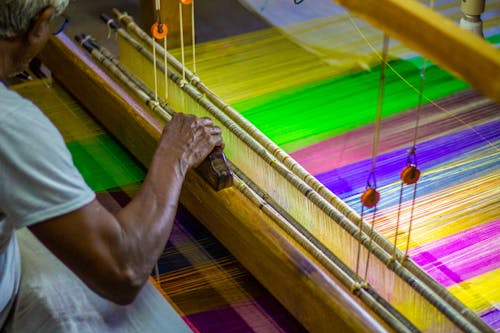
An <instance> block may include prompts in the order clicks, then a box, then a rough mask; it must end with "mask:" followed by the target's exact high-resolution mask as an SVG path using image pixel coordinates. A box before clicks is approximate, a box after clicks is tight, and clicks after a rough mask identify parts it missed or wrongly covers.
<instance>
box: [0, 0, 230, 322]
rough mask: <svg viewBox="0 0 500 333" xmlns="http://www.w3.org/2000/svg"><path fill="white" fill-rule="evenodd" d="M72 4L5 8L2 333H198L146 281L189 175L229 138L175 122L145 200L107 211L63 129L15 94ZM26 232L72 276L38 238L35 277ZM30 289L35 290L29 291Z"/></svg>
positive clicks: (180, 118)
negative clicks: (17, 79)
mask: <svg viewBox="0 0 500 333" xmlns="http://www.w3.org/2000/svg"><path fill="white" fill-rule="evenodd" d="M67 2H68V0H0V79H1V80H2V83H0V331H2V329H3V330H5V331H17V332H21V331H22V332H32V331H35V330H40V331H45V332H57V331H62V332H68V331H78V332H84V331H96V332H104V331H111V330H115V331H120V332H128V331H130V332H160V331H161V332H167V331H175V332H179V331H181V332H182V331H189V329H188V327H187V326H186V325H185V324H184V323H183V321H182V320H181V319H180V317H179V316H177V315H176V314H175V312H174V311H173V310H172V308H171V307H170V306H169V305H168V303H166V302H165V300H164V299H163V298H161V296H160V295H159V293H158V292H157V291H156V290H155V289H154V288H153V287H152V285H151V284H150V283H148V282H147V281H148V276H149V274H150V272H151V270H152V267H153V266H154V264H155V262H156V260H157V258H158V256H159V255H160V253H161V251H162V249H163V246H164V245H165V243H166V241H167V239H168V236H169V234H170V231H171V228H172V224H173V221H174V217H175V213H176V208H177V203H178V198H179V194H180V191H181V187H182V183H183V181H184V177H185V175H186V172H187V171H188V170H189V169H190V168H193V167H196V166H197V165H198V164H200V163H201V161H202V160H203V159H204V158H205V157H206V156H207V155H208V153H209V152H210V151H212V150H213V149H214V147H216V146H221V147H222V146H223V145H224V143H223V140H222V137H221V130H220V128H218V127H216V126H214V125H213V123H212V121H210V120H209V119H200V118H196V117H194V116H189V115H182V114H178V115H176V116H175V117H174V118H173V119H172V121H171V122H169V123H168V125H167V126H166V127H165V129H164V131H163V134H162V137H161V139H160V142H159V145H158V148H157V151H156V153H155V156H154V158H153V161H152V163H151V166H150V169H149V172H148V174H147V177H146V179H145V181H144V183H143V186H142V188H141V189H140V191H139V193H138V194H137V196H136V197H135V198H134V199H133V200H132V201H131V203H130V204H129V205H127V206H126V207H125V208H123V209H122V210H121V211H119V212H118V213H117V214H115V215H112V214H111V213H110V212H108V211H107V210H106V209H105V208H104V207H103V206H102V205H101V204H100V203H99V202H98V201H97V200H96V198H95V194H94V193H93V192H92V191H91V190H90V189H89V187H88V186H87V185H86V184H85V182H84V181H83V179H82V177H81V175H80V174H79V173H78V171H77V170H76V169H75V167H74V165H73V162H72V159H71V156H70V154H69V152H68V150H67V149H66V146H65V144H64V142H63V139H62V137H61V136H60V134H59V133H58V132H57V130H56V129H55V128H54V126H53V125H52V124H51V123H50V121H49V120H48V119H47V118H46V117H45V116H44V115H43V114H42V112H41V111H40V110H39V109H38V108H37V107H35V106H34V105H33V104H32V103H30V102H29V101H27V100H25V99H23V98H22V97H20V96H19V95H18V94H17V93H15V92H13V91H11V90H9V89H8V88H7V86H6V83H5V81H6V79H7V78H8V77H9V76H11V75H14V74H16V73H18V72H20V71H22V70H24V69H25V67H26V66H27V65H28V64H29V62H30V61H31V59H32V58H33V57H34V56H35V55H36V54H37V53H38V52H39V51H40V49H41V48H42V47H43V46H44V44H45V42H46V40H47V39H48V37H49V36H50V35H51V33H52V32H53V31H54V29H55V28H56V27H52V26H51V25H52V21H53V18H54V17H56V16H57V15H59V14H60V13H61V12H62V11H63V10H64V8H65V7H66V5H67ZM23 227H28V228H29V230H30V231H31V232H32V233H33V234H34V235H35V236H36V238H38V240H40V242H41V243H42V244H43V245H44V246H45V247H46V248H47V249H48V250H50V252H52V253H53V254H54V255H55V256H56V257H57V258H58V259H59V260H60V261H61V262H62V263H64V265H62V264H60V262H59V261H57V262H55V261H56V260H55V259H54V258H53V261H54V262H51V261H50V260H51V259H50V258H48V255H47V253H48V252H47V253H45V252H44V251H47V250H46V249H45V248H44V247H43V246H41V245H38V246H39V248H38V247H37V245H36V244H35V245H33V243H32V241H31V240H29V239H27V240H26V243H27V244H28V245H26V246H27V247H30V246H33V247H34V248H32V249H26V251H27V256H28V257H30V258H28V259H29V260H30V267H26V265H21V255H20V252H23V244H21V246H20V247H21V249H19V245H18V241H17V240H16V235H15V231H16V230H19V229H21V228H23ZM23 237H28V236H23ZM29 237H32V236H29ZM29 237H28V238H29ZM33 240H34V238H33ZM30 244H31V245H30ZM37 256H38V257H37ZM33 257H34V258H33ZM24 259H25V258H24V252H23V260H24ZM65 266H66V267H67V268H69V270H68V269H67V268H66V267H65ZM25 270H26V271H25ZM46 270H50V272H47V271H46ZM53 270H55V271H56V272H54V271H53ZM70 270H71V271H72V272H73V273H74V274H73V273H71V272H70ZM45 273H50V274H45ZM21 276H22V279H21ZM75 276H76V277H78V278H76V277H75ZM47 277H53V278H54V279H56V280H57V281H50V279H48V278H47ZM29 279H31V281H32V282H33V281H35V285H36V286H35V287H36V288H35V289H36V290H31V289H32V288H33V286H24V285H23V283H24V281H25V280H29ZM82 282H83V283H82ZM59 284H60V285H59ZM85 285H86V286H87V287H88V289H87V287H85ZM68 286H69V287H68ZM25 287H26V288H25ZM68 288H71V290H68ZM45 289H47V290H45ZM43 302H45V303H46V304H48V305H46V306H47V309H45V308H44V309H41V308H40V304H42V303H43Z"/></svg>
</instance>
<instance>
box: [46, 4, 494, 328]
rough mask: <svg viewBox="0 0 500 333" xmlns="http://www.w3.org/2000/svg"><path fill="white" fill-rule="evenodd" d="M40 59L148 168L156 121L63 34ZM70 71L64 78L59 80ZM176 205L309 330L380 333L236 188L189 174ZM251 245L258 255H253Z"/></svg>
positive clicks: (352, 300)
mask: <svg viewBox="0 0 500 333" xmlns="http://www.w3.org/2000/svg"><path fill="white" fill-rule="evenodd" d="M379 3H380V2H379ZM75 55H76V56H75ZM430 58H431V57H430ZM431 59H432V58H431ZM43 60H44V62H45V63H46V64H47V65H48V66H49V68H51V70H52V71H53V74H54V76H55V77H56V78H58V79H59V80H60V81H62V82H63V83H64V85H65V86H66V87H67V88H68V89H69V90H70V91H71V92H72V93H73V94H74V95H75V96H76V97H77V98H78V99H79V100H80V101H81V102H82V103H83V104H84V105H85V106H86V107H87V108H88V109H89V110H90V111H91V112H92V113H93V114H94V115H95V117H96V118H97V119H98V120H99V121H101V122H102V123H103V124H105V126H106V127H107V128H108V130H110V132H112V133H113V134H114V135H115V136H116V137H117V138H118V139H119V140H120V141H121V142H122V143H123V144H124V145H125V146H126V147H127V148H128V149H129V150H130V151H131V152H132V153H133V154H134V155H136V156H137V157H138V158H139V160H141V161H142V162H143V163H145V164H146V165H147V164H148V163H149V160H150V158H151V155H152V153H153V151H154V148H155V146H156V143H155V142H156V140H157V139H158V138H159V133H160V132H161V128H162V125H161V124H160V123H159V122H158V121H157V120H156V119H155V118H153V117H152V116H151V115H149V114H148V113H146V112H144V110H143V109H142V108H141V107H140V106H139V105H138V104H137V103H136V102H135V101H133V98H130V97H129V96H128V94H127V92H126V91H124V90H123V89H122V88H120V87H119V86H117V85H116V84H115V83H113V82H112V81H111V80H110V79H109V78H108V77H107V75H106V74H105V73H104V72H102V71H101V70H99V69H98V68H96V67H95V65H93V64H92V62H90V61H88V60H87V59H86V56H85V55H83V54H82V53H81V51H80V50H79V49H78V48H76V47H75V46H74V45H73V44H72V43H71V42H70V41H69V40H67V39H66V38H65V37H61V38H59V39H52V40H51V41H50V42H49V44H48V48H47V49H46V51H45V52H44V56H43ZM69 71H71V72H72V74H73V75H71V77H69V76H66V75H65V73H67V72H69ZM492 73H494V72H492ZM236 201H237V202H241V203H242V206H240V207H238V208H237V209H235V207H233V206H232V205H231V202H236ZM181 202H182V203H183V204H184V205H185V206H186V207H187V208H188V209H189V210H190V211H191V212H192V213H193V214H194V215H195V216H196V217H198V218H199V219H200V220H201V221H202V222H203V223H204V224H205V225H206V226H207V227H208V228H209V229H210V230H211V232H212V233H213V234H214V235H215V236H216V237H218V238H219V239H220V240H221V241H222V242H223V243H224V244H225V245H226V247H228V248H229V249H230V251H231V252H232V253H233V254H234V255H235V256H236V257H237V258H238V259H239V260H240V261H241V262H242V263H243V264H244V265H245V266H246V267H247V268H248V269H249V270H250V271H251V272H252V273H253V274H254V275H255V276H256V277H257V278H258V279H259V280H260V281H261V282H262V283H263V284H264V285H265V286H266V287H267V288H268V289H270V290H271V292H272V293H273V294H274V295H275V296H276V297H277V298H278V299H279V300H280V301H281V302H282V303H283V304H284V305H285V306H286V307H287V308H288V310H289V311H290V312H292V313H293V314H294V315H295V316H296V317H297V319H299V321H301V322H302V323H303V324H304V325H305V326H306V327H307V328H308V329H310V330H313V331H328V330H329V329H330V328H331V326H332V325H335V326H336V327H338V328H339V330H343V331H366V330H375V331H382V330H385V329H387V327H386V326H385V324H384V323H382V322H381V321H380V319H379V318H377V317H376V316H374V315H373V313H371V311H370V310H368V309H367V308H365V307H364V306H363V305H361V304H360V302H359V301H358V300H357V299H356V298H355V297H353V296H352V294H351V293H350V291H349V290H347V289H346V288H344V287H342V286H341V284H340V283H339V281H337V279H336V278H335V277H333V276H332V275H331V274H329V273H328V272H327V271H325V270H324V269H322V265H321V264H320V263H319V262H318V261H317V260H316V259H315V258H314V257H313V256H312V255H311V254H310V253H307V251H305V249H304V248H303V247H302V246H301V245H300V244H298V243H297V242H295V241H294V240H292V239H290V237H288V235H287V234H286V233H284V232H283V230H281V229H280V228H279V227H278V226H277V225H276V224H275V223H274V222H273V221H271V220H270V219H269V217H267V216H266V215H265V214H262V212H261V211H260V209H259V207H257V206H255V204H254V203H252V202H250V200H249V199H248V198H246V197H244V196H242V195H241V193H239V192H238V191H234V190H232V189H230V190H227V191H222V192H220V193H215V192H213V191H212V190H211V189H210V188H209V187H208V186H207V185H206V184H205V183H204V182H203V181H202V180H201V179H200V178H199V177H198V176H197V175H196V174H194V173H191V174H189V176H188V178H187V181H186V185H185V188H184V191H183V195H182V198H181ZM241 207H244V209H241ZM256 247H257V248H259V249H260V250H262V252H261V251H259V250H258V251H255V248H256ZM264 262H265V263H266V264H265V265H263V263H264ZM264 266H265V267H264ZM275 281H279V282H278V284H277V283H276V282H275ZM299 287H301V288H303V290H301V291H298V292H295V293H294V294H293V299H290V292H289V290H292V289H299ZM325 318H328V319H327V320H325Z"/></svg>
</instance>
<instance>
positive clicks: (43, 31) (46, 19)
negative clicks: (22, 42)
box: [28, 6, 56, 43]
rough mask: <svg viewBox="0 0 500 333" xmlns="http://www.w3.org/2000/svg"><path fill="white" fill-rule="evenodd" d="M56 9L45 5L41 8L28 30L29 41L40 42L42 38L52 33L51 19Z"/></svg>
mask: <svg viewBox="0 0 500 333" xmlns="http://www.w3.org/2000/svg"><path fill="white" fill-rule="evenodd" d="M55 12H56V10H55V8H54V7H52V6H48V7H45V8H44V9H42V10H40V12H38V14H37V15H36V16H35V17H34V18H33V20H32V22H31V26H30V29H29V30H28V40H29V42H35V43H36V42H38V41H39V40H40V38H43V39H45V38H46V36H47V35H48V34H50V20H51V19H52V17H53V16H54V14H55Z"/></svg>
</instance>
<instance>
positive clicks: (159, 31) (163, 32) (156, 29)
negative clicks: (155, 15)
mask: <svg viewBox="0 0 500 333" xmlns="http://www.w3.org/2000/svg"><path fill="white" fill-rule="evenodd" d="M167 33H168V27H167V25H166V24H165V23H159V22H155V23H154V24H153V25H152V26H151V34H152V35H153V37H154V38H155V39H163V38H165V37H167Z"/></svg>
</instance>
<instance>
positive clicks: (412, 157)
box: [393, 0, 434, 261]
mask: <svg viewBox="0 0 500 333" xmlns="http://www.w3.org/2000/svg"><path fill="white" fill-rule="evenodd" d="M429 7H430V8H431V9H434V0H430V1H429ZM426 67H427V59H426V58H424V59H423V62H422V70H421V73H420V89H419V94H418V106H417V112H416V115H415V129H414V131H413V144H412V147H411V148H410V150H409V152H408V156H407V161H406V168H405V169H403V172H402V175H401V180H402V181H401V188H400V193H399V206H398V221H397V225H396V236H395V238H394V253H395V252H396V243H397V236H398V232H399V231H398V229H399V218H400V215H401V212H400V211H401V204H402V197H403V184H405V183H406V184H407V183H411V182H413V194H412V200H411V209H410V219H409V223H408V236H407V238H406V247H405V253H404V255H403V258H401V261H404V260H406V258H407V257H408V250H409V248H410V240H411V231H412V227H413V216H414V212H415V199H416V198H417V184H418V178H419V177H420V170H418V169H417V155H416V149H417V140H418V129H419V123H420V113H421V112H420V110H421V108H422V99H423V95H424V84H425V69H426ZM405 171H407V173H408V172H409V173H410V175H409V177H407V178H405V175H404V174H403V173H404V172H405ZM393 257H395V255H394V254H393Z"/></svg>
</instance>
